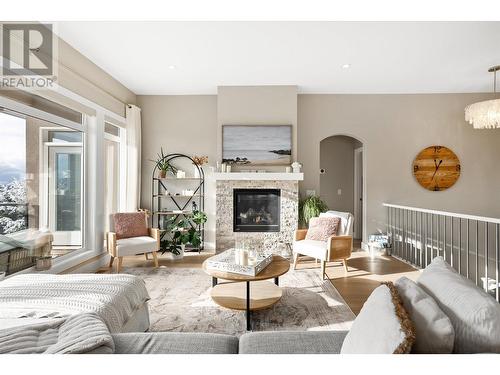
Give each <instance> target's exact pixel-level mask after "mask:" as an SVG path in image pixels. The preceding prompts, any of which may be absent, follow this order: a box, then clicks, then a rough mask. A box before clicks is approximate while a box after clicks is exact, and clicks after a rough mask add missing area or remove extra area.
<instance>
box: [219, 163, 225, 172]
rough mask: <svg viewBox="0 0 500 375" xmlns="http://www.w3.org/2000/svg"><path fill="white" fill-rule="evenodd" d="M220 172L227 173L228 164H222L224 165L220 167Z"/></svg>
mask: <svg viewBox="0 0 500 375" xmlns="http://www.w3.org/2000/svg"><path fill="white" fill-rule="evenodd" d="M220 171H221V172H222V173H226V163H222V164H221V165H220Z"/></svg>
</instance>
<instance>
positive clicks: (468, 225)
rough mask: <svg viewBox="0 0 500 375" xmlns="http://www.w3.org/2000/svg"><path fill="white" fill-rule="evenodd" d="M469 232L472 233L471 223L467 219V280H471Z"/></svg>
mask: <svg viewBox="0 0 500 375" xmlns="http://www.w3.org/2000/svg"><path fill="white" fill-rule="evenodd" d="M469 232H470V222H469V219H467V232H466V233H467V236H466V237H467V259H466V265H465V266H466V269H467V278H469Z"/></svg>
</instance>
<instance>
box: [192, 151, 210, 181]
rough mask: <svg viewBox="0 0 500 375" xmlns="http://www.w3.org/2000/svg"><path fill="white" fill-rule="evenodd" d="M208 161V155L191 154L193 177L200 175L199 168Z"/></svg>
mask: <svg viewBox="0 0 500 375" xmlns="http://www.w3.org/2000/svg"><path fill="white" fill-rule="evenodd" d="M207 163H208V156H193V164H194V177H196V178H199V177H200V168H201V167H203V166H204V165H205V164H207Z"/></svg>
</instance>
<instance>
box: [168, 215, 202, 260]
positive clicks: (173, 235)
mask: <svg viewBox="0 0 500 375" xmlns="http://www.w3.org/2000/svg"><path fill="white" fill-rule="evenodd" d="M206 222H207V215H206V214H205V213H204V212H202V211H198V210H195V211H193V212H192V214H190V215H187V216H186V217H185V218H184V219H182V220H179V221H176V219H175V217H171V218H169V219H168V222H167V225H166V227H165V229H166V230H167V232H169V233H170V239H165V240H162V241H161V252H162V254H164V253H165V252H170V253H172V257H173V258H174V259H182V258H183V257H184V251H185V249H186V245H188V244H189V245H191V246H193V247H199V246H200V245H201V234H200V231H199V229H198V228H199V226H200V225H202V224H204V223H206Z"/></svg>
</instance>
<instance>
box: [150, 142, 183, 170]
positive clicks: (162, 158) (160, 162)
mask: <svg viewBox="0 0 500 375" xmlns="http://www.w3.org/2000/svg"><path fill="white" fill-rule="evenodd" d="M160 150H161V151H160V152H159V153H158V154H157V156H156V159H155V160H152V159H150V161H152V162H153V163H155V164H156V168H158V170H159V171H161V172H163V173H164V174H167V173H168V172H171V173H172V174H175V173H177V168H175V167H174V166H173V165H172V164H170V162H169V161H168V160H167V158H166V156H167V155H165V153H164V152H163V147H162V148H161V149H160Z"/></svg>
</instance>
